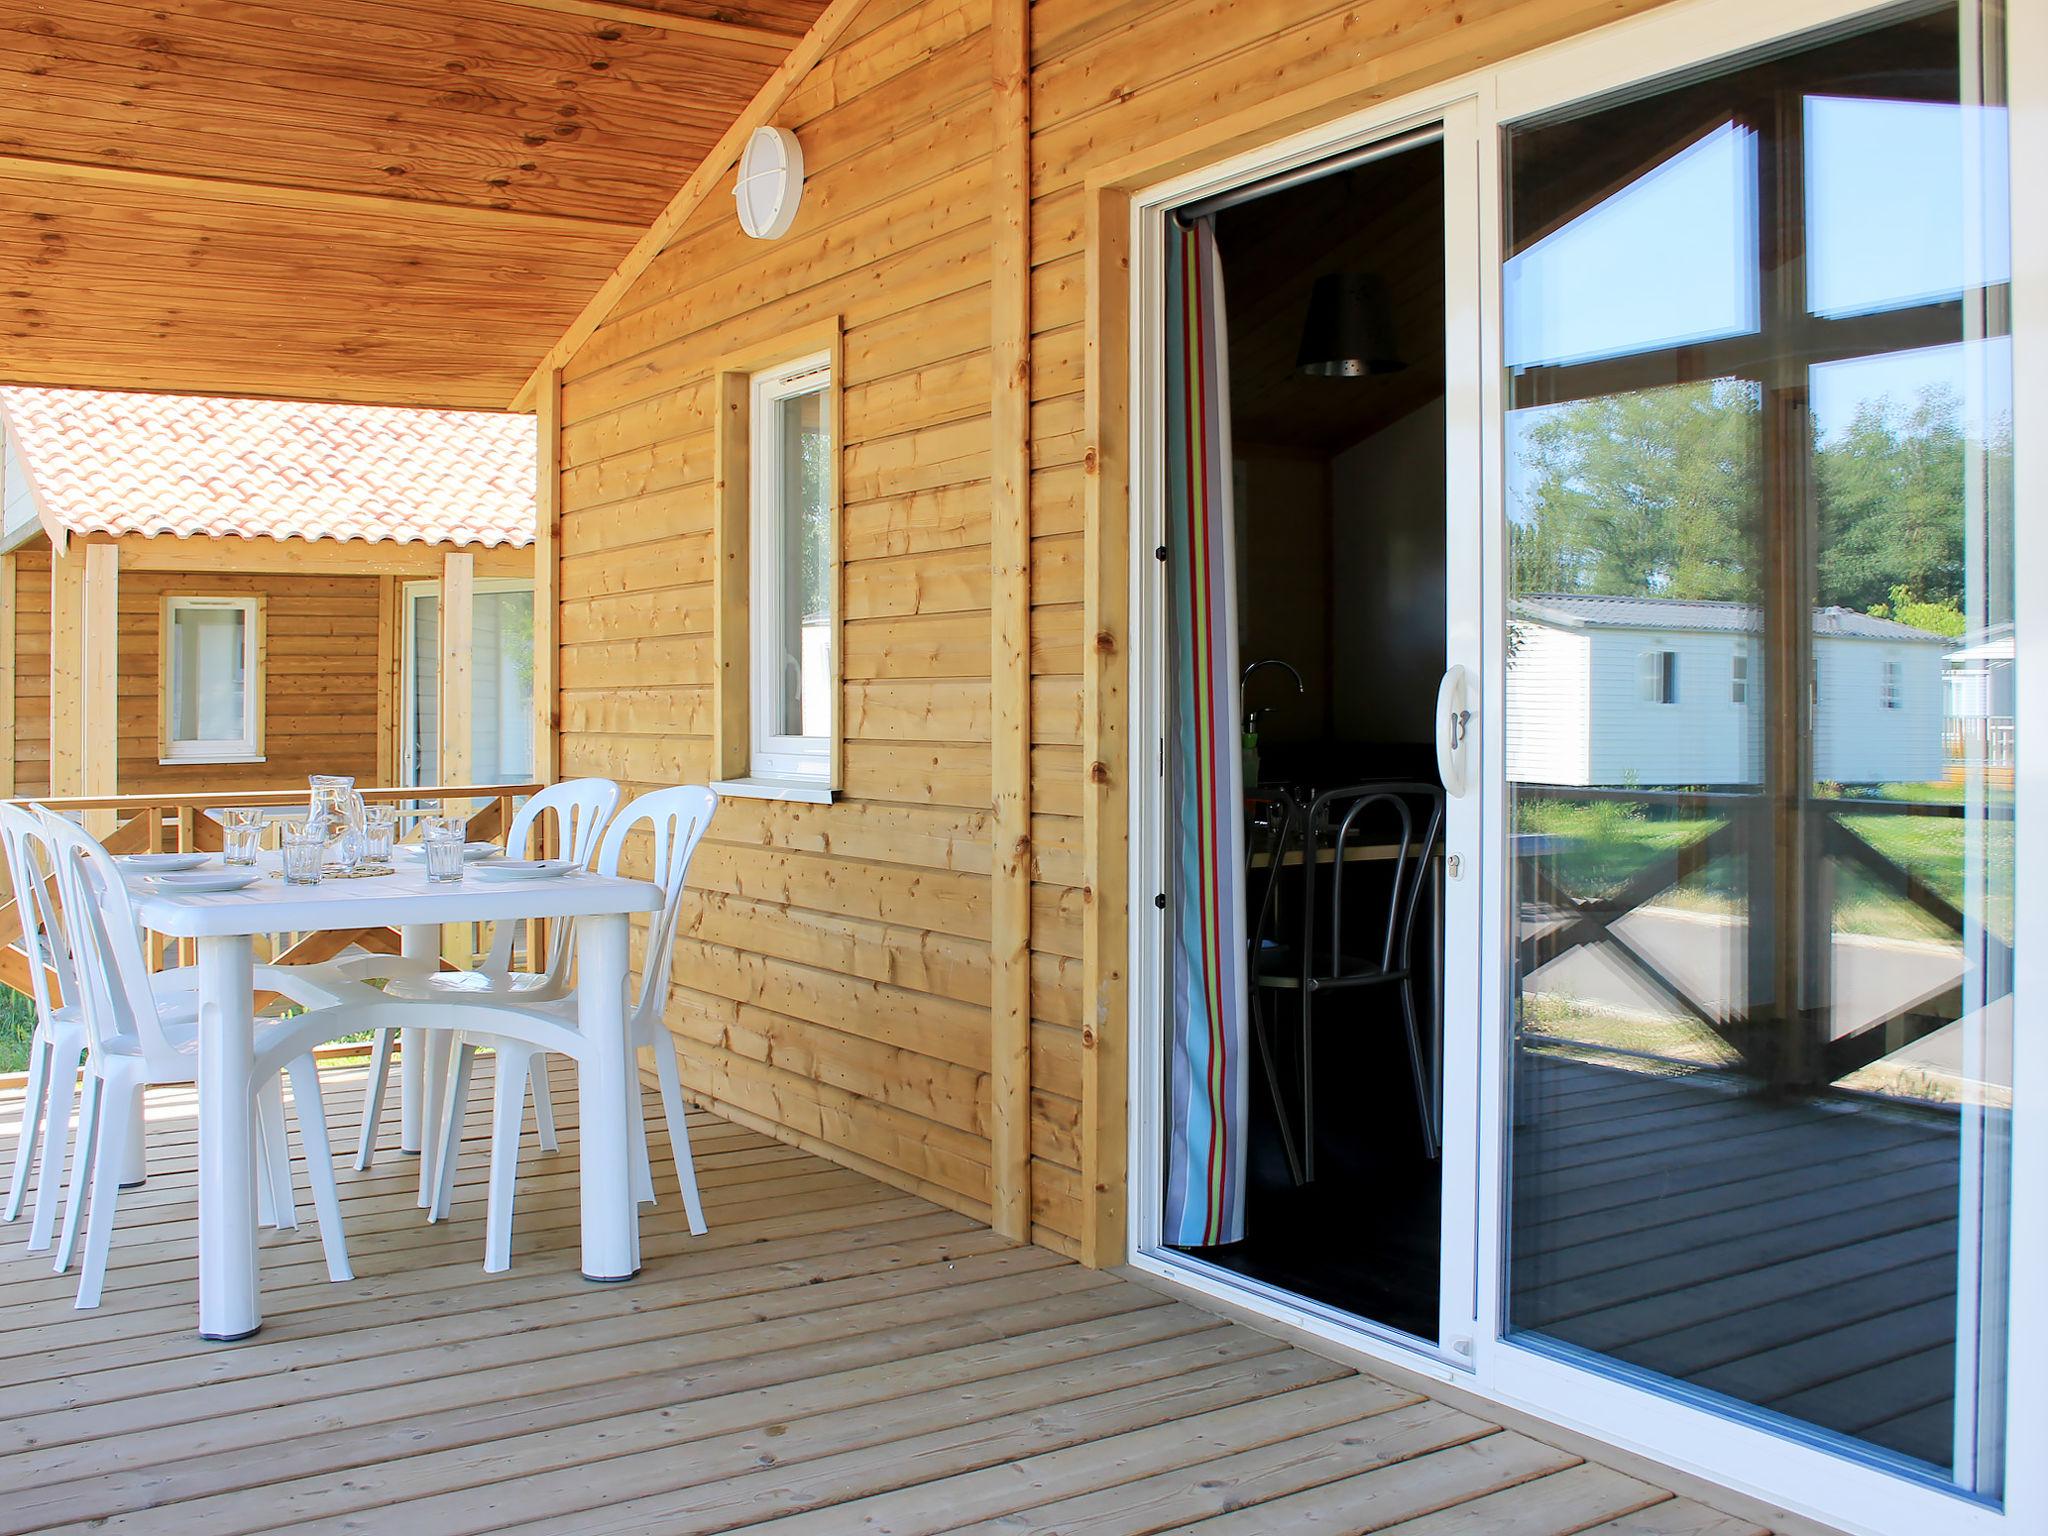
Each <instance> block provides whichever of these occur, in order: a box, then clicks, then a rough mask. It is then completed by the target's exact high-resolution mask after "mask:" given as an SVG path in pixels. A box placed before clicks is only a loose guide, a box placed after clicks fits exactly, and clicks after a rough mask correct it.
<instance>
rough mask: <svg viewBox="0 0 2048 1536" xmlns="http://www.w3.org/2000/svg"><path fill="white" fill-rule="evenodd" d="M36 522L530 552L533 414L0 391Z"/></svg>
mask: <svg viewBox="0 0 2048 1536" xmlns="http://www.w3.org/2000/svg"><path fill="white" fill-rule="evenodd" d="M0 415H4V416H5V418H6V421H7V424H8V426H9V427H10V428H11V429H12V430H13V432H14V434H15V441H16V444H17V446H18V448H19V450H20V457H21V462H22V464H23V467H24V468H25V469H26V471H27V473H28V477H29V479H30V481H31V482H32V483H33V484H34V486H35V490H36V495H37V497H38V498H39V499H40V501H41V504H42V508H43V511H44V513H45V515H47V516H49V517H51V518H53V519H55V520H56V521H57V522H58V523H59V524H60V525H62V526H63V527H64V528H66V529H69V530H70V531H71V532H74V533H110V534H148V535H157V534H168V535H175V536H176V537H179V538H212V537H225V536H240V537H244V538H265V537H267V538H285V537H289V536H297V537H300V538H307V539H340V540H346V539H362V540H365V541H368V542H371V543H375V542H378V541H384V540H389V541H392V542H395V543H423V544H439V543H443V542H447V543H455V544H483V545H496V544H530V543H532V542H533V523H534V433H533V418H532V417H530V416H511V415H501V414H498V413H496V412H488V411H421V410H402V409H396V408H392V407H387V406H371V405H309V404H301V403H296V402H292V403H287V402H282V401H274V400H224V399H215V398H211V397H200V396H187V395H143V394H126V393H115V392H111V391H105V390H80V389H17V388H5V389H0Z"/></svg>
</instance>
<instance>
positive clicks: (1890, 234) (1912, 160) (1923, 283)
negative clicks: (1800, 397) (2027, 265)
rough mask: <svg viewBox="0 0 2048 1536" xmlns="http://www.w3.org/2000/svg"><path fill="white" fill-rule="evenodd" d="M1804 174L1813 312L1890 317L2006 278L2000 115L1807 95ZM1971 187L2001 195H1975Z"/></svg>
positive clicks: (2003, 145)
mask: <svg viewBox="0 0 2048 1536" xmlns="http://www.w3.org/2000/svg"><path fill="white" fill-rule="evenodd" d="M1806 167H1807V170H1806V223H1807V236H1806V250H1807V258H1806V259H1807V269H1806V284H1807V297H1808V304H1809V307H1810V308H1811V309H1812V310H1813V312H1814V313H1815V314H1817V315H1849V314H1860V313H1867V312H1869V311H1871V310H1879V309H1891V308H1895V307H1897V306H1899V305H1903V304H1910V303H1915V302H1920V301H1925V300H1928V299H1939V298H1944V297H1951V296H1953V295H1955V294H1958V293H1960V292H1961V291H1962V290H1963V289H1964V288H1965V287H1973V288H1974V287H1981V286H1982V285H1984V284H1985V283H1998V282H2006V281H2008V280H2009V279H2010V278H2011V275H2012V260H2011V253H2010V247H2011V219H2010V216H2009V213H2008V209H2007V207H2006V200H2005V193H2004V188H2005V185H2006V167H2007V148H2006V121H2005V110H2004V109H2003V108H2002V107H2001V108H1972V109H1968V110H1967V111H1966V110H1965V109H1964V108H1962V107H1959V106H1954V105H1950V104H1944V103H1941V102H1927V101H1878V100H1873V99H1870V98H1867V97H1860V96H1858V97H1847V96H1809V97H1807V98H1806ZM1972 167H1974V168H1975V169H1976V171H1977V177H1978V179H1977V181H1976V182H1975V183H1973V182H1972V181H1971V179H1970V177H1969V176H1968V174H1967V173H1968V171H1969V169H1970V168H1972ZM1973 184H1974V185H1979V186H1982V187H1986V188H1995V189H1997V191H1996V193H1995V194H1994V195H1988V196H1984V197H1981V198H1979V197H1975V196H1973V194H1972V190H1971V189H1972V186H1973ZM1973 202H1976V203H1979V204H1980V205H1981V206H1980V207H1979V208H1978V209H1977V211H1976V218H1975V221H1974V225H1975V231H1976V233H1975V235H1974V237H1973V236H1972V234H1971V230H1972V220H1971V218H1970V217H1969V215H1970V212H1971V209H1970V204H1971V203H1973Z"/></svg>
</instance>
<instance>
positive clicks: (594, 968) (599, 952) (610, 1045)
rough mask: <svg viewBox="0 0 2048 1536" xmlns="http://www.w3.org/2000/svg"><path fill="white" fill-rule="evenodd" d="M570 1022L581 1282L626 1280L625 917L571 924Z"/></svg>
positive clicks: (630, 1078) (631, 1248) (632, 1226)
mask: <svg viewBox="0 0 2048 1536" xmlns="http://www.w3.org/2000/svg"><path fill="white" fill-rule="evenodd" d="M576 1022H577V1027H578V1028H579V1029H580V1030H581V1031H582V1034H583V1039H584V1054H583V1060H582V1061H581V1062H579V1063H578V1064H577V1065H578V1071H577V1073H576V1100H577V1110H578V1115H577V1122H578V1126H577V1138H578V1141H579V1143H580V1146H581V1149H582V1169H581V1176H580V1178H579V1180H578V1182H579V1183H580V1185H581V1186H582V1189H581V1196H582V1211H583V1278H584V1279H586V1280H629V1279H631V1278H632V1277H633V1276H634V1275H635V1274H636V1273H638V1271H639V1268H640V1234H639V1219H638V1218H639V1212H638V1209H637V1204H636V1202H635V1200H634V1198H633V1171H632V1144H633V1141H632V1132H631V1131H630V1130H629V1126H630V1125H631V1123H632V1122H631V1121H630V1120H628V1119H627V1116H628V1115H629V1114H638V1113H639V1112H640V1105H639V1103H638V1097H639V1095H638V1092H637V1084H635V1082H634V1074H633V1051H632V1048H631V1047H630V1046H629V1045H628V1044H627V1041H626V918H625V916H624V914H623V913H613V914H609V915H605V916H600V917H585V918H581V919H579V920H578V921H577V924H576ZM629 1094H630V1095H631V1098H630V1100H629V1097H628V1096H629Z"/></svg>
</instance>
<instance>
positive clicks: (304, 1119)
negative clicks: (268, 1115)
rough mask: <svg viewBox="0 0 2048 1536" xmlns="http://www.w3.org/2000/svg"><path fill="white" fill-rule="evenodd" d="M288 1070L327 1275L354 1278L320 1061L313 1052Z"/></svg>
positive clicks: (302, 1057) (336, 1277)
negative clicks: (344, 1233) (322, 1094)
mask: <svg viewBox="0 0 2048 1536" xmlns="http://www.w3.org/2000/svg"><path fill="white" fill-rule="evenodd" d="M285 1070H286V1071H287V1072H289V1073H291V1077H292V1108H293V1109H295V1110H296V1111H298V1116H299V1145H300V1146H301V1147H303V1148H304V1149H305V1153H306V1182H307V1183H308V1184H310V1185H312V1187H313V1215H314V1217H315V1218H316V1219H317V1220H318V1221H319V1223H320V1251H321V1252H322V1253H323V1254H325V1255H326V1258H327V1278H328V1279H330V1280H351V1279H354V1278H355V1272H354V1271H353V1270H351V1269H350V1268H349V1267H348V1242H347V1240H346V1239H345V1238H344V1236H343V1234H342V1230H341V1198H340V1196H339V1195H338V1194H337V1193H336V1192H335V1188H334V1144H333V1143H332V1142H331V1141H330V1140H329V1139H328V1134H327V1106H326V1104H325V1103H323V1102H322V1100H321V1098H320V1063H319V1062H317V1061H315V1060H314V1059H313V1056H312V1053H311V1052H308V1053H307V1054H306V1055H304V1056H301V1057H299V1059H298V1060H296V1061H294V1062H292V1063H291V1064H290V1065H289V1066H288V1067H286V1068H285Z"/></svg>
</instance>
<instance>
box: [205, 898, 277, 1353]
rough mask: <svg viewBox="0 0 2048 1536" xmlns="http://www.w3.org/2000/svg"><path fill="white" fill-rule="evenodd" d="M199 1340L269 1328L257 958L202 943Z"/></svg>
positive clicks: (243, 940) (233, 944)
mask: <svg viewBox="0 0 2048 1536" xmlns="http://www.w3.org/2000/svg"><path fill="white" fill-rule="evenodd" d="M198 949H199V957H198V965H199V1336H200V1337H201V1338H202V1339H218V1340H227V1339H241V1338H247V1337H248V1336H249V1335H250V1334H252V1333H254V1332H255V1331H256V1330H257V1329H258V1328H260V1327H261V1326H262V1325H263V1306H262V1300H261V1297H260V1296H259V1295H258V1292H257V1284H256V1155H255V1152H256V1147H255V1126H254V1121H255V1102H254V1100H255V1096H254V1094H253V1093H252V1091H251V1089H252V1084H251V1082H250V1077H251V1074H252V1073H253V1072H254V1070H255V1063H256V1020H255V1002H256V998H255V992H256V981H255V972H254V966H255V951H254V947H253V946H252V944H251V943H250V941H249V939H248V937H247V936H246V935H230V936H227V937H221V938H206V939H201V940H199V944H198Z"/></svg>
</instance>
